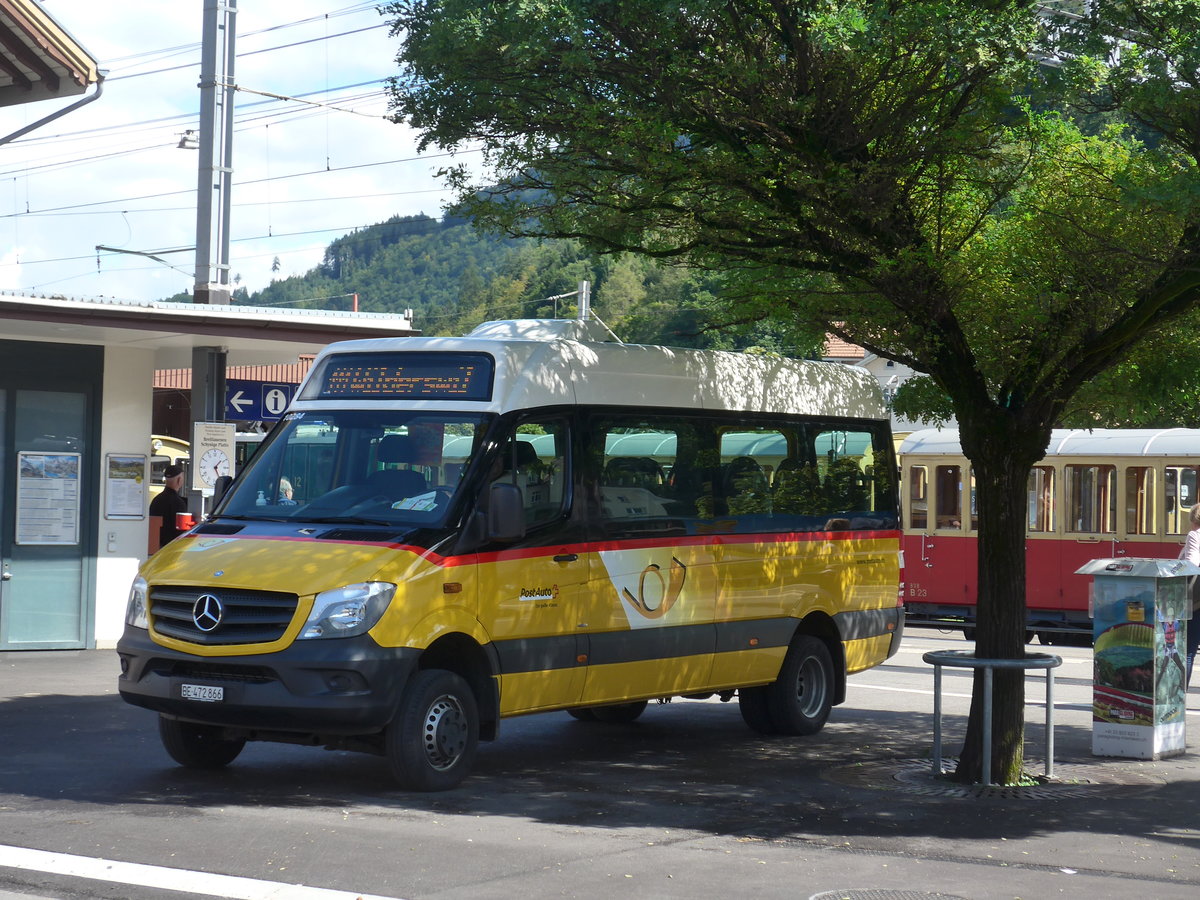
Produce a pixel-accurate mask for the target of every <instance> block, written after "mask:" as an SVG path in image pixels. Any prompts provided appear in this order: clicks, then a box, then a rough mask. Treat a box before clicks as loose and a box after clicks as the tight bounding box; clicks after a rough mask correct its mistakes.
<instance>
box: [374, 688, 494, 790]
mask: <svg viewBox="0 0 1200 900" xmlns="http://www.w3.org/2000/svg"><path fill="white" fill-rule="evenodd" d="M384 745H385V750H386V754H387V759H388V765H389V766H390V767H391V770H392V777H394V778H395V779H396V781H397V783H398V784H399V785H400V786H401V787H402V788H404V789H405V790H409V791H448V790H450V789H451V788H454V787H457V786H458V785H459V784H461V783H462V780H463V779H464V778H466V777H467V775H468V774H469V773H470V771H471V766H472V764H473V763H474V762H475V753H476V751H477V750H478V748H479V707H478V704H477V703H476V702H475V695H474V694H473V693H471V688H470V687H468V685H467V683H466V682H465V681H463V679H462V678H460V677H459V676H458V675H455V674H454V673H453V672H448V671H445V670H443V669H426V670H424V671H421V672H418V673H417V674H416V675H414V676H413V679H412V681H411V682H409V685H408V687H407V688H405V690H404V695H403V696H402V697H401V698H400V705H399V707H398V708H397V710H396V716H395V718H393V719H392V722H391V724H390V725H388V727H387V731H386V732H385V733H384Z"/></svg>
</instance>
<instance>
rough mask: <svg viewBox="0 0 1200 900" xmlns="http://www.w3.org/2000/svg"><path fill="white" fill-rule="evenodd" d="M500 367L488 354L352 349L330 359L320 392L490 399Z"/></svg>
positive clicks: (348, 395) (392, 397) (370, 396)
mask: <svg viewBox="0 0 1200 900" xmlns="http://www.w3.org/2000/svg"><path fill="white" fill-rule="evenodd" d="M494 368H495V367H494V363H493V361H492V358H491V357H490V356H488V355H487V354H484V353H348V354H345V355H338V356H334V357H331V358H329V359H328V360H327V361H326V363H325V369H324V371H323V372H322V373H321V376H320V385H321V387H320V394H319V396H320V397H322V398H342V399H347V400H350V399H355V398H357V399H363V400H366V399H371V400H382V399H387V400H490V399H491V398H492V375H493V372H494Z"/></svg>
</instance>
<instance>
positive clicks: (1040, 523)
mask: <svg viewBox="0 0 1200 900" xmlns="http://www.w3.org/2000/svg"><path fill="white" fill-rule="evenodd" d="M1028 495H1029V520H1028V522H1027V529H1028V530H1029V531H1033V532H1038V533H1042V534H1044V533H1046V532H1049V531H1053V530H1054V469H1052V468H1051V467H1050V466H1034V467H1033V468H1032V469H1031V470H1030V472H1029V482H1028Z"/></svg>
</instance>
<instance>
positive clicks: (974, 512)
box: [967, 469, 979, 531]
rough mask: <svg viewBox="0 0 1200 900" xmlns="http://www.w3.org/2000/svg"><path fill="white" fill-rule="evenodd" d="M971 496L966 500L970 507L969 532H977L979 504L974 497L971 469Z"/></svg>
mask: <svg viewBox="0 0 1200 900" xmlns="http://www.w3.org/2000/svg"><path fill="white" fill-rule="evenodd" d="M970 472H971V495H970V497H968V498H967V502H968V503H969V504H970V507H971V530H972V531H978V530H979V503H978V500H977V498H976V495H975V470H974V469H971V470H970Z"/></svg>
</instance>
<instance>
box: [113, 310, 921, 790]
mask: <svg viewBox="0 0 1200 900" xmlns="http://www.w3.org/2000/svg"><path fill="white" fill-rule="evenodd" d="M602 335H603V332H602V331H601V330H600V329H599V328H598V323H595V322H585V321H581V320H572V321H556V320H528V321H513V322H493V323H487V324H485V325H483V326H480V327H479V328H478V329H476V330H475V331H474V332H472V333H471V334H470V335H468V336H467V337H464V338H396V339H390V340H365V341H351V342H346V343H341V344H334V345H332V346H330V347H328V348H327V349H326V350H325V351H323V352H322V353H321V354H320V355H319V356H318V358H317V359H316V361H315V362H314V365H313V367H312V370H311V372H310V374H309V375H308V377H307V379H306V380H305V382H304V384H303V385H302V386H301V388H300V389H299V390H298V391H297V393H296V396H295V399H294V401H293V403H292V405H291V407H290V409H289V411H288V412H287V413H286V415H285V417H284V420H283V421H282V422H281V423H280V424H279V425H278V426H277V427H276V428H275V430H274V431H272V433H271V434H270V435H269V436H268V438H267V439H266V440H265V441H263V444H262V446H261V448H260V449H259V450H258V452H257V453H256V454H255V455H254V457H253V459H252V460H251V461H250V462H249V464H248V465H247V467H246V468H245V470H244V471H243V472H241V473H240V474H239V475H238V476H237V478H236V480H235V481H234V483H233V485H232V486H231V488H230V489H229V490H228V491H227V492H226V493H225V494H224V496H223V497H221V499H220V500H219V502H217V504H216V505H215V507H214V509H213V512H212V513H211V515H209V517H208V518H207V519H206V520H205V521H203V522H202V523H200V524H199V525H198V526H197V527H196V528H194V529H193V530H192V531H190V532H188V533H187V534H185V535H183V536H181V537H180V538H177V539H176V540H175V541H173V542H172V543H170V544H169V545H167V546H166V547H165V548H163V549H162V550H160V551H159V552H158V553H157V554H155V555H154V556H153V557H152V558H151V559H150V560H149V561H147V562H146V564H145V565H144V566H143V567H142V569H141V571H140V573H139V575H138V577H137V578H136V580H135V582H134V584H133V587H132V590H131V593H130V599H129V605H128V612H127V616H126V627H125V631H124V634H123V637H122V639H121V641H120V643H119V645H118V653H119V655H120V662H121V675H120V679H119V686H120V692H121V695H122V697H124V699H125V700H127V701H128V702H130V703H133V704H135V705H138V706H142V707H145V708H147V709H150V710H153V711H155V712H157V713H158V715H159V732H160V735H161V738H162V742H163V744H164V746H165V747H166V749H167V751H168V753H169V754H170V755H171V756H172V757H173V758H174V759H175V760H176V761H177V762H178V763H180V764H182V765H184V766H189V767H194V768H213V767H219V766H223V765H226V764H228V763H229V762H231V761H232V760H233V759H234V758H235V757H236V756H237V755H238V754H239V753H240V752H241V751H242V748H243V746H244V745H245V743H246V742H247V741H286V742H294V743H303V744H311V745H314V746H327V747H331V748H349V749H357V750H366V751H370V752H375V753H378V754H382V755H383V756H385V757H386V759H387V761H388V764H389V767H390V770H391V772H392V774H393V775H394V776H395V778H396V780H397V781H398V782H399V783H400V785H402V786H403V787H405V788H408V789H413V790H444V789H447V788H451V787H454V786H455V785H457V784H458V783H459V782H460V781H461V780H462V779H463V778H464V777H465V776H466V775H467V773H468V772H469V770H470V768H471V765H472V761H473V759H474V757H475V756H476V752H477V745H478V742H479V741H480V740H491V739H494V738H496V736H497V734H498V731H499V726H500V721H501V720H502V719H504V718H506V717H509V716H517V715H524V714H527V713H535V712H546V711H551V710H565V711H567V712H568V713H570V714H571V715H573V716H575V718H577V719H581V720H585V721H594V722H596V721H598V722H615V721H622V722H627V721H632V720H633V719H635V718H636V717H637V716H638V715H640V714H641V713H642V712H643V711H644V710H645V709H646V706H647V703H648V702H649V701H656V700H657V701H665V700H667V699H670V698H673V697H689V698H696V697H713V696H719V697H720V698H721V699H723V700H729V699H732V698H733V697H734V696H735V695H736V696H737V698H738V705H739V707H740V710H741V714H742V716H743V718H744V719H745V721H746V723H747V724H748V725H749V726H750V727H751V728H753V729H754V730H756V731H758V732H761V733H766V734H781V735H809V734H813V733H815V732H817V731H819V730H820V729H821V728H822V727H823V726H824V724H825V721H826V719H827V718H828V716H829V714H830V710H831V707H833V706H834V705H836V704H838V703H840V702H842V701H843V700H844V697H845V690H846V676H847V675H848V674H850V673H853V672H858V671H861V670H863V669H867V668H869V667H871V666H875V665H877V664H879V663H881V662H882V661H883V660H885V659H886V658H887V657H888V656H890V655H892V654H893V653H895V652H896V650H897V647H898V644H899V642H900V637H901V631H902V625H903V611H902V608H901V607H900V600H899V567H900V548H899V536H900V535H899V531H898V523H897V512H896V511H897V492H896V479H895V473H896V465H895V458H894V451H893V446H892V438H891V435H890V432H889V426H888V416H887V411H886V409H885V407H884V403H883V399H882V396H881V393H880V390H879V387H878V385H877V383H876V382H875V380H874V379H873V378H872V377H871V376H870V375H869V374H868V373H867V372H866V371H864V370H862V369H857V368H853V367H848V366H842V365H836V364H825V363H818V362H799V361H795V360H787V359H780V358H771V357H764V356H751V355H743V354H735V353H723V352H701V351H691V350H675V349H668V348H664V347H651V346H640V345H630V344H621V343H617V342H611V341H610V342H605V341H603V340H598V339H597V338H600V337H602Z"/></svg>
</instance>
